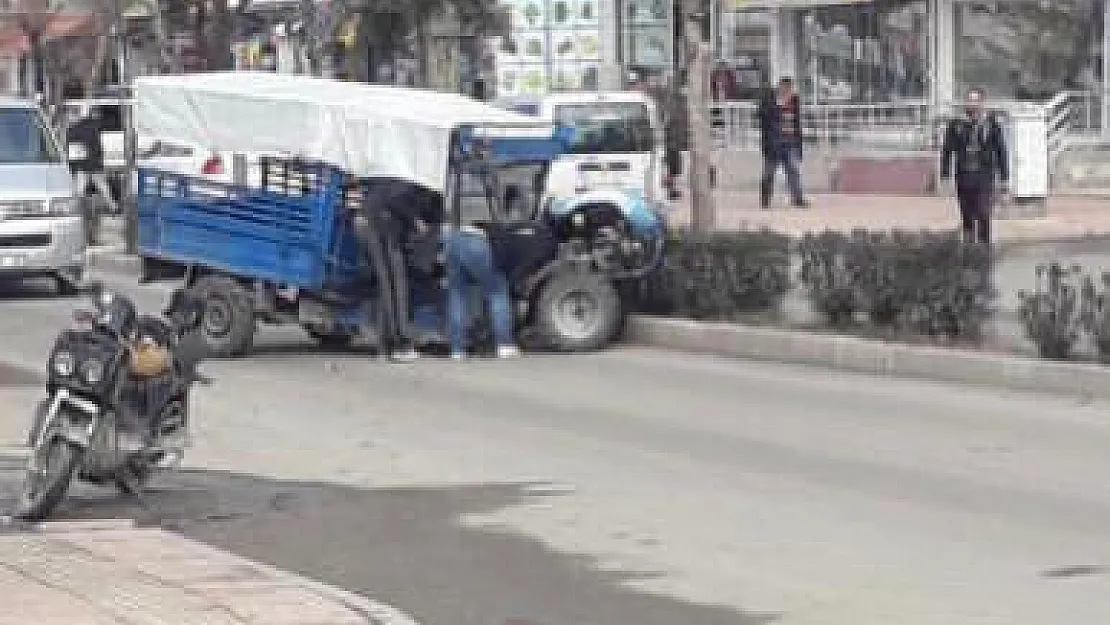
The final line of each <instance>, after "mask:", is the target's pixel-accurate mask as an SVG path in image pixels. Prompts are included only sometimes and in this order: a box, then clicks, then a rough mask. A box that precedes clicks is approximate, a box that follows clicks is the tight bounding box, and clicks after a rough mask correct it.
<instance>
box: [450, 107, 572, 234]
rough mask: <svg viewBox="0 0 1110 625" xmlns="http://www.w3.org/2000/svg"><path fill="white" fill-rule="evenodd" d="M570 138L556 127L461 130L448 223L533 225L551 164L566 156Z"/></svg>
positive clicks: (453, 156)
mask: <svg viewBox="0 0 1110 625" xmlns="http://www.w3.org/2000/svg"><path fill="white" fill-rule="evenodd" d="M573 135H574V132H573V130H571V129H568V128H560V127H555V128H552V127H543V126H537V127H530V128H519V127H517V128H513V127H490V126H484V127H479V126H466V127H463V128H460V129H459V130H458V131H457V132H456V133H455V136H454V139H453V142H452V143H453V149H452V151H451V155H450V159H449V163H448V168H449V170H448V171H449V174H448V189H447V198H445V201H446V207H447V210H448V218H449V220H450V221H451V223H452V224H454V225H455V226H460V225H467V224H472V223H481V222H503V221H517V222H519V221H530V220H534V219H536V218H537V217H538V216H539V213H540V205H541V201H542V199H543V197H544V191H545V189H546V186H547V175H548V172H549V170H550V165H551V162H552V161H553V160H555V159H556V158H558V157H559V156H560V155H561V154H563V153H565V152H566V150H567V149H568V146H569V145H570V144H571V142H572V141H573Z"/></svg>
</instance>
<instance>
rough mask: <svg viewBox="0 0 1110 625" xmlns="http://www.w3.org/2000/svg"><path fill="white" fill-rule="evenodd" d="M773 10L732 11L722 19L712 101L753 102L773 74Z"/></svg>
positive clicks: (714, 69)
mask: <svg viewBox="0 0 1110 625" xmlns="http://www.w3.org/2000/svg"><path fill="white" fill-rule="evenodd" d="M773 24H774V22H773V15H772V14H771V12H770V11H761V10H754V11H729V12H725V13H723V14H722V15H721V17H720V25H719V26H718V35H717V41H718V42H719V45H720V48H719V49H718V50H717V63H716V65H715V66H714V68H713V74H712V89H713V91H712V95H713V99H714V100H716V101H718V102H722V101H735V100H754V99H756V98H757V97H758V96H759V93H760V90H761V89H762V88H763V87H764V86H765V85H766V84H767V81H768V80H769V77H770V74H771V30H772V28H773Z"/></svg>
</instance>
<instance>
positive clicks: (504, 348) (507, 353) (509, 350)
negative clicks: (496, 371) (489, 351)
mask: <svg viewBox="0 0 1110 625" xmlns="http://www.w3.org/2000/svg"><path fill="white" fill-rule="evenodd" d="M497 357H498V358H520V348H519V347H517V346H516V345H498V346H497Z"/></svg>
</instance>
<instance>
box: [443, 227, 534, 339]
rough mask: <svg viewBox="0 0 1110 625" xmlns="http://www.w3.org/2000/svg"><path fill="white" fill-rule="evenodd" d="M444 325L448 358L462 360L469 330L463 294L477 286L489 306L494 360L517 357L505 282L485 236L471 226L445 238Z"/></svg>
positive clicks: (506, 280) (506, 283)
mask: <svg viewBox="0 0 1110 625" xmlns="http://www.w3.org/2000/svg"><path fill="white" fill-rule="evenodd" d="M445 247H446V250H445V251H446V264H447V325H448V329H447V332H448V340H450V342H451V358H453V359H455V360H462V359H463V358H465V357H466V354H467V345H466V336H467V328H469V327H470V314H469V307H468V305H467V302H468V298H467V291H468V290H469V289H470V288H471V287H472V286H478V287H479V288H480V289H481V292H482V299H483V300H484V301H485V303H486V305H488V306H489V311H490V318H491V322H492V324H493V336H494V340H495V341H496V342H497V357H498V358H512V357H515V356H519V355H520V349H519V348H518V347H517V345H516V339H515V337H514V336H513V311H512V304H511V302H510V297H509V280H508V278H507V277H506V276H505V272H504V271H502V270H501V269H499V268H498V266H497V263H496V261H495V259H494V257H493V248H492V247H491V246H490V242H489V239H488V238H487V236H486V233H485V232H483V231H482V230H481V229H479V228H476V227H473V226H462V227H461V228H459V229H457V230H453V231H451V232H449V233H448V234H447V235H446V241H445Z"/></svg>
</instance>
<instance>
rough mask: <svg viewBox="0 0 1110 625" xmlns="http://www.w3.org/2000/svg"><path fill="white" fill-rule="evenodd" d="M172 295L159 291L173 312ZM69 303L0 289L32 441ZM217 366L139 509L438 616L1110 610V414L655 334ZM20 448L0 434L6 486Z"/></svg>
mask: <svg viewBox="0 0 1110 625" xmlns="http://www.w3.org/2000/svg"><path fill="white" fill-rule="evenodd" d="M163 297H164V293H163V292H161V291H159V290H158V289H157V288H144V289H142V293H141V297H140V298H139V301H140V303H141V304H143V305H144V307H146V308H148V309H153V308H154V307H155V306H156V305H157V304H159V303H160V302H161V301H162V299H163ZM73 305H74V302H73V301H72V300H70V301H65V300H57V299H55V298H53V297H50V296H39V295H36V293H35V292H33V291H10V290H9V291H6V292H4V294H3V299H2V300H0V337H2V338H0V363H3V362H6V363H8V365H0V395H2V396H3V399H4V401H3V402H2V403H0V441H8V442H10V443H11V444H14V443H16V442H17V441H18V440H19V437H20V436H21V433H22V430H23V427H24V426H25V420H26V414H27V412H28V410H29V406H30V403H31V401H32V400H33V398H34V397H35V395H36V392H37V391H36V388H35V384H36V383H37V382H36V379H37V377H38V374H37V371H38V369H39V368H40V367H41V364H40V361H41V359H42V357H43V354H44V353H45V350H46V349H47V347H48V345H49V342H50V340H51V338H52V335H53V332H54V331H55V330H56V328H57V327H58V326H59V325H60V324H62V323H63V322H64V321H65V320H66V319H67V318H68V316H69V314H70V310H71V309H72V308H73ZM264 336H265V337H267V339H266V340H265V341H264V342H263V345H262V348H261V353H259V354H257V355H255V356H253V357H251V358H249V359H244V360H240V361H235V362H213V363H208V364H207V365H206V372H207V373H208V374H209V375H211V376H213V377H215V378H216V380H217V382H216V384H215V385H214V386H212V387H208V388H202V389H200V390H199V392H198V396H197V402H196V412H195V418H196V422H195V436H196V446H195V448H194V449H193V450H192V452H191V454H190V456H189V458H188V465H189V467H188V470H186V471H184V472H182V473H180V474H176V475H171V476H166V477H165V478H164V479H162V480H161V481H160V482H159V487H158V488H157V489H156V490H155V491H154V492H152V493H149V494H148V496H147V499H146V501H145V502H143V505H138V504H135V503H133V502H128V501H123V500H121V499H119V498H117V497H116V496H115V495H114V494H113V493H108V492H104V491H97V490H93V489H89V488H82V489H80V490H79V491H78V492H77V493H76V494H75V497H74V499H73V500H71V501H70V502H69V504H68V506H67V507H66V508H65V510H64V511H63V514H62V516H64V517H66V518H90V517H93V518H104V517H126V516H131V517H135V518H138V519H140V520H142V521H144V522H151V523H162V524H165V525H167V526H170V527H173V528H176V529H178V530H179V531H181V532H183V533H185V534H187V535H189V536H192V537H196V538H200V539H202V540H204V541H207V542H210V543H214V544H216V545H219V546H222V547H226V548H230V549H232V550H234V551H236V552H239V553H241V554H244V555H246V556H249V557H252V558H256V559H259V560H263V561H266V562H270V563H272V564H275V565H278V566H280V567H283V568H288V569H292V570H295V571H297V572H301V573H304V574H307V575H309V576H312V577H316V578H319V579H322V580H324V581H328V582H331V583H335V584H337V585H340V586H343V587H346V588H349V589H351V590H356V591H360V592H365V593H366V594H368V595H370V596H372V597H374V598H377V599H380V600H383V601H386V602H388V603H391V604H393V605H395V606H397V607H398V608H400V609H402V610H404V611H406V612H408V613H410V614H412V615H414V616H415V617H416V618H417V619H419V620H421V621H422V622H424V623H427V624H429V625H507V624H509V623H512V624H516V625H523V624H528V625H630V624H633V623H634V624H636V625H676V624H677V625H717V624H730V625H734V624H735V625H759V624H764V623H767V624H769V623H782V624H784V625H890V624H891V623H898V624H899V625H957V624H964V623H969V624H976V625H979V624H992V625H993V624H998V625H1026V624H1028V625H1044V624H1046V623H1051V624H1053V625H1056V624H1059V625H1105V624H1106V623H1110V479H1107V476H1110V453H1108V452H1110V424H1108V418H1107V415H1108V407H1107V406H1105V405H1084V404H1082V403H1080V402H1079V401H1070V402H1069V401H1067V400H1061V399H1048V398H1040V397H1033V396H1023V395H1018V394H1001V393H998V392H988V391H974V390H969V389H963V388H957V387H951V386H944V385H937V384H923V383H915V382H903V381H891V380H880V379H875V378H867V377H857V376H849V375H841V374H834V373H830V372H827V371H823V370H815V369H804V368H795V367H778V366H770V365H766V364H750V363H741V362H732V361H724V360H718V359H713V358H703V357H691V356H683V355H676V354H669V353H663V352H656V351H650V350H634V349H621V350H612V351H609V352H606V353H601V354H594V355H583V356H530V357H527V358H525V359H523V360H520V361H478V362H470V363H455V362H447V361H436V360H426V361H421V362H418V363H416V364H414V365H390V364H385V363H382V362H380V361H377V360H374V359H371V358H368V357H366V356H365V355H358V354H353V355H352V354H348V355H343V354H331V355H327V354H321V353H319V352H315V351H314V350H313V349H309V348H308V347H307V343H304V342H302V340H301V338H300V336H299V334H298V333H296V332H292V333H290V332H267V333H266V334H265V335H264ZM17 469H18V456H17V453H16V452H15V451H14V450H13V449H6V450H5V449H0V482H2V483H0V497H2V496H3V495H2V493H3V492H4V490H5V488H6V489H8V490H9V492H10V489H11V488H13V487H14V480H15V479H16V476H17Z"/></svg>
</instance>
